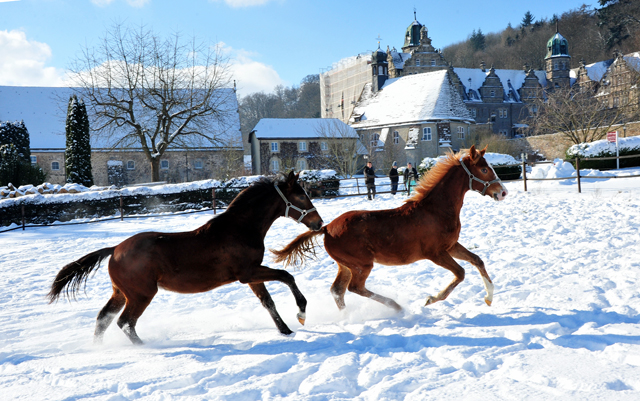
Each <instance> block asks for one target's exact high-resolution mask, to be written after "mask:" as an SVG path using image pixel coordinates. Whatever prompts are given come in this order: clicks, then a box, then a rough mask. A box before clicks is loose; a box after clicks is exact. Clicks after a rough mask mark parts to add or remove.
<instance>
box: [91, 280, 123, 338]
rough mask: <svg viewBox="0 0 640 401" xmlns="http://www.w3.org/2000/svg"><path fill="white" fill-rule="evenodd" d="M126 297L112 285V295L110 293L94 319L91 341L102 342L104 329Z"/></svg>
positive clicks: (118, 310)
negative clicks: (109, 297)
mask: <svg viewBox="0 0 640 401" xmlns="http://www.w3.org/2000/svg"><path fill="white" fill-rule="evenodd" d="M126 301H127V299H126V298H125V297H124V294H123V293H122V292H120V290H119V289H117V288H116V287H115V286H114V287H113V295H111V299H109V302H107V304H106V305H105V306H104V308H102V310H101V311H100V313H99V314H98V318H97V321H96V330H95V332H94V334H93V342H94V343H95V344H99V343H101V342H102V337H103V336H104V332H105V330H107V327H109V325H110V324H111V322H112V321H113V318H115V317H116V315H117V314H118V312H120V310H122V307H123V306H124V304H125V302H126Z"/></svg>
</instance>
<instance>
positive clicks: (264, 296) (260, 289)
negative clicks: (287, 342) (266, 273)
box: [249, 283, 293, 335]
mask: <svg viewBox="0 0 640 401" xmlns="http://www.w3.org/2000/svg"><path fill="white" fill-rule="evenodd" d="M249 287H250V288H251V290H252V291H253V293H254V294H256V296H257V297H258V299H259V300H260V302H261V303H262V306H264V307H265V309H266V310H268V311H269V314H270V315H271V318H272V319H273V321H274V322H275V324H276V327H277V328H278V330H279V331H280V333H282V334H284V335H289V334H291V333H293V331H291V330H290V329H289V327H288V326H287V325H286V324H285V322H284V321H283V320H282V318H281V317H280V315H279V314H278V311H277V310H276V304H275V303H274V302H273V299H271V295H270V294H269V291H267V287H265V285H264V283H249Z"/></svg>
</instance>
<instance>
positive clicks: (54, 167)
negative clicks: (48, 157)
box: [51, 162, 60, 170]
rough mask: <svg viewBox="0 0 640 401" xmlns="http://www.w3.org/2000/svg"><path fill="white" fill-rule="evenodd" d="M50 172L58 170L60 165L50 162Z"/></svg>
mask: <svg viewBox="0 0 640 401" xmlns="http://www.w3.org/2000/svg"><path fill="white" fill-rule="evenodd" d="M51 170H60V163H58V162H51Z"/></svg>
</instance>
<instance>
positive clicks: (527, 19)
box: [522, 11, 535, 28]
mask: <svg viewBox="0 0 640 401" xmlns="http://www.w3.org/2000/svg"><path fill="white" fill-rule="evenodd" d="M534 20H535V17H534V16H533V14H531V11H527V12H526V13H524V17H523V18H522V27H523V28H526V27H528V26H529V25H531V24H533V22H534Z"/></svg>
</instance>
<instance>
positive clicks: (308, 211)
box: [273, 182, 316, 223]
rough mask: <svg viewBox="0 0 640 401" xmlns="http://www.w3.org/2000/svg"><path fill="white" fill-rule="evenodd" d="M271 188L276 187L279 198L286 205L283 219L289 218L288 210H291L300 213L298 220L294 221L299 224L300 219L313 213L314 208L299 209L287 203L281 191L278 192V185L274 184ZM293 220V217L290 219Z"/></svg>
mask: <svg viewBox="0 0 640 401" xmlns="http://www.w3.org/2000/svg"><path fill="white" fill-rule="evenodd" d="M273 186H274V187H276V191H278V193H279V194H280V197H281V198H282V200H283V201H284V203H285V204H286V205H287V209H286V210H285V211H284V217H290V216H289V209H293V210H296V211H297V212H298V213H300V218H299V219H298V220H296V219H294V220H296V222H298V223H300V222H301V221H302V219H304V217H305V216H306V215H307V214H309V213H311V212H313V211H315V210H316V208H315V207H312V208H311V209H300V208H299V207H298V206H296V205H294V204H293V203H291V202H289V200H288V199H287V198H286V197H285V196H284V194H283V193H282V191H280V188H278V184H276V183H275V182H274V183H273ZM291 218H292V219H293V217H291Z"/></svg>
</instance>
